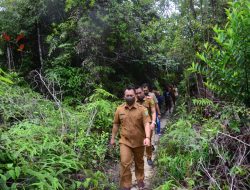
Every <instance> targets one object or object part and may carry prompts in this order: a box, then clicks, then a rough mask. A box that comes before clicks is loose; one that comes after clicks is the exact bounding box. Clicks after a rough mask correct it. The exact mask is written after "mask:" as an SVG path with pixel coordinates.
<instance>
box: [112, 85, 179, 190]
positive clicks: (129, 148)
mask: <svg viewBox="0 0 250 190" xmlns="http://www.w3.org/2000/svg"><path fill="white" fill-rule="evenodd" d="M167 92H169V93H170V94H171V93H173V92H172V91H171V89H170V88H166V91H164V93H163V96H162V95H160V93H159V91H157V90H156V89H154V90H153V91H150V88H149V85H148V84H146V83H145V84H143V85H141V86H136V87H132V86H129V87H127V88H126V89H125V90H124V100H125V103H123V104H122V105H120V106H118V108H117V109H116V112H115V115H114V121H113V128H112V136H111V140H110V144H111V145H114V144H115V137H116V135H117V133H118V131H119V128H120V140H119V145H120V188H121V189H122V190H130V189H131V186H132V173H131V165H132V163H133V161H134V163H135V176H136V180H137V186H138V188H139V189H144V186H145V184H144V159H143V158H144V151H145V149H146V156H147V163H148V165H150V166H153V161H152V152H153V150H154V146H153V145H152V137H153V133H154V131H155V127H156V128H157V130H156V131H157V134H159V135H160V118H161V108H162V104H163V102H164V100H163V97H164V98H165V102H166V98H167V100H169V99H168V95H167ZM170 96H171V95H170ZM170 98H171V97H170ZM170 100H171V101H172V102H174V100H173V99H170ZM167 103H169V102H167ZM171 104H172V103H171ZM174 104H175V102H174ZM168 105H169V104H168ZM168 108H169V107H168ZM145 147H146V148H145Z"/></svg>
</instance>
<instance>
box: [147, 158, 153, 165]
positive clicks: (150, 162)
mask: <svg viewBox="0 0 250 190" xmlns="http://www.w3.org/2000/svg"><path fill="white" fill-rule="evenodd" d="M147 162H148V165H149V166H153V165H154V163H153V161H152V159H151V158H150V159H147Z"/></svg>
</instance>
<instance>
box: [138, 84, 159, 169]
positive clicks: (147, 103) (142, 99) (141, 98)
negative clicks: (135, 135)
mask: <svg viewBox="0 0 250 190" xmlns="http://www.w3.org/2000/svg"><path fill="white" fill-rule="evenodd" d="M135 93H136V97H137V101H136V102H137V103H139V104H141V105H143V106H144V107H145V108H147V110H148V112H149V115H150V118H151V124H150V128H151V135H150V143H151V142H152V136H153V130H154V129H155V125H156V111H155V103H154V100H153V99H152V97H150V96H145V94H144V92H143V90H142V87H140V86H138V87H136V88H135ZM151 146H152V144H151ZM146 154H147V162H148V165H150V166H152V165H153V161H152V155H153V149H152V147H150V146H149V147H146Z"/></svg>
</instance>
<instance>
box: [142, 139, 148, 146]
mask: <svg viewBox="0 0 250 190" xmlns="http://www.w3.org/2000/svg"><path fill="white" fill-rule="evenodd" d="M143 144H144V146H150V139H149V138H145V139H144V141H143Z"/></svg>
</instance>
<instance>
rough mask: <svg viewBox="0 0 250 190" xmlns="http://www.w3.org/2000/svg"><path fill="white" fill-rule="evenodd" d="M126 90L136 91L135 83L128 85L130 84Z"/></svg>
mask: <svg viewBox="0 0 250 190" xmlns="http://www.w3.org/2000/svg"><path fill="white" fill-rule="evenodd" d="M126 90H133V91H134V93H135V87H134V85H128V86H127V87H126V88H125V90H124V92H125V91H126Z"/></svg>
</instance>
